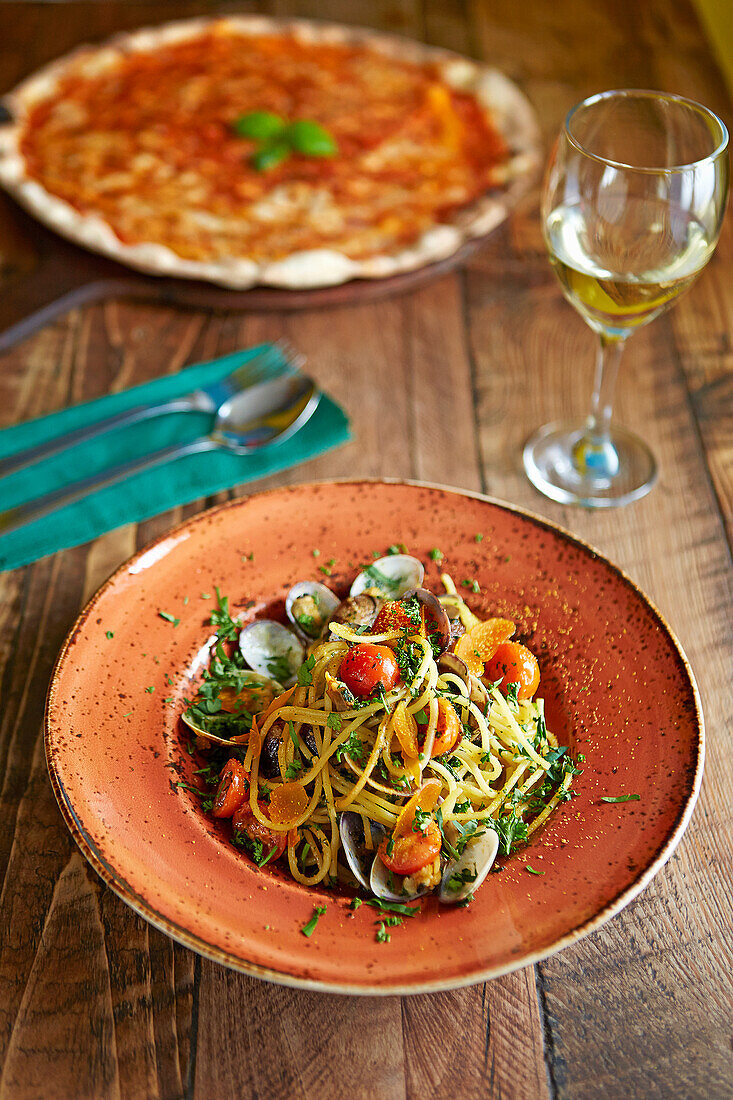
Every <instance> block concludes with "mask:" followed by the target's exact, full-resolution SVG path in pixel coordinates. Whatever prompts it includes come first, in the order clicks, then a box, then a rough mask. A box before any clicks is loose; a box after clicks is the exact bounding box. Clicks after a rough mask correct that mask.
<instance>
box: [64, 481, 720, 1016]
mask: <svg viewBox="0 0 733 1100" xmlns="http://www.w3.org/2000/svg"><path fill="white" fill-rule="evenodd" d="M323 485H352V486H363V485H403V486H407V487H410V488H415V489H432V490H437V491H439V492H442V493H448V494H451V495H453V496H456V497H459V498H468V499H471V500H478V501H482V502H484V503H486V504H491V505H493V506H494V507H498V508H501V509H503V510H504V511H507V512H511V513H513V514H514V515H518V516H521V517H523V518H524V519H528V520H530V521H531V522H532V523H535V524H537V525H539V526H540V527H544V528H545V529H546V530H549V531H551V532H553V533H554V534H556V535H558V536H559V537H560V538H561V539H564V540H565V541H566V542H569V543H570V544H572V545H573V546H576V547H578V548H579V549H580V550H582V551H583V552H585V553H586V554H589V555H591V556H592V557H594V558H595V559H597V560H599V561H602V562H603V563H604V565H606V566H607V567H608V568H610V569H611V570H612V571H613V572H614V573H615V574H616V575H617V576H618V577H619V578H620V579H621V580H622V581H623V582H624V584H626V585H627V586H628V587H629V588H630V589H631V590H632V591H633V592H634V593H635V594H636V596H638V598H639V599H640V600H641V601H642V603H644V604H645V605H646V607H647V608H648V609H649V610H650V611H651V613H652V615H653V617H654V618H655V619H656V620H657V623H658V625H659V627H660V628H661V629H662V630H663V631H664V633H665V634H666V635H667V637H668V638H669V639H670V640H671V642H672V643H673V645H674V647H675V649H676V651H677V654H678V655H679V658H680V661H681V662H682V665H683V667H684V669H685V671H686V673H687V677H688V679H689V683H690V688H691V690H692V697H693V702H694V705H695V717H696V720H697V723H696V724H697V731H698V737H697V746H696V747H697V760H696V765H695V771H694V775H693V776H692V781H691V783H690V786H689V790H688V793H687V797H686V799H685V801H684V804H683V806H682V809H681V812H680V814H679V817H678V819H677V821H676V823H675V825H674V827H673V828H672V830H671V831H670V833H669V834H668V835H667V838H666V840H665V841H664V843H663V844H662V846H661V848H660V849H659V850H658V852H657V855H656V857H655V858H654V859H653V860H652V861H651V863H650V864H649V866H648V867H646V868H645V870H644V871H642V872H641V874H640V875H639V876H638V877H637V878H636V880H635V881H634V882H633V883H632V884H631V885H630V886H628V887H626V889H624V890H622V891H621V893H619V894H618V895H617V896H616V897H615V898H614V900H613V901H611V902H610V903H609V904H608V905H606V906H604V907H603V909H601V910H600V911H599V912H598V913H596V915H595V916H593V917H591V918H590V919H589V920H587V921H584V922H583V923H582V924H579V925H576V926H575V927H574V928H572V929H570V930H569V931H568V932H566V933H565V935H563V936H561V937H560V938H559V939H557V940H556V941H555V942H554V943H552V944H550V945H549V946H547V947H545V948H543V949H542V950H540V951H536V952H528V953H527V954H524V955H522V956H521V957H519V958H516V959H513V960H512V962H511V963H508V964H507V965H505V966H496V967H489V968H487V969H483V970H480V971H477V972H476V973H475V974H472V975H471V976H470V977H462V978H460V979H458V980H455V979H453V980H451V979H448V980H444V979H435V980H433V981H424V982H419V983H414V984H411V985H409V986H403V985H395V984H388V983H383V984H380V985H371V986H370V985H358V986H352V985H348V984H341V983H338V982H328V981H320V980H315V979H310V978H296V977H294V976H292V975H290V974H288V973H285V972H283V971H281V970H271V969H269V968H268V967H263V966H259V965H258V964H257V963H254V962H250V961H249V960H246V959H242V958H240V957H238V956H236V955H233V954H230V953H229V952H228V951H224V950H222V949H221V948H217V947H213V946H212V945H211V944H209V943H207V942H206V940H204V939H202V938H201V937H199V936H196V935H194V934H192V933H191V932H189V931H188V930H187V929H186V928H184V927H182V926H181V925H180V924H177V923H175V922H173V921H171V920H169V919H168V918H167V917H165V916H163V914H162V913H159V912H158V911H157V909H156V908H155V907H154V905H153V904H152V903H151V902H149V901H148V900H147V899H146V898H144V897H141V896H140V895H139V894H138V893H137V892H136V891H135V890H134V889H133V888H132V886H131V885H130V884H129V883H128V882H127V881H126V880H125V878H124V877H123V876H122V875H121V874H120V873H119V872H118V871H117V870H116V869H115V868H114V867H113V866H112V865H111V864H110V863H109V862H108V861H107V860H105V859H104V858H103V857H102V856H101V854H100V852H99V851H98V849H97V847H96V845H95V844H94V842H93V841H92V839H91V838H90V837H89V836H87V834H86V833H85V831H84V829H83V826H82V823H81V822H80V820H79V818H78V817H77V815H76V813H75V811H74V808H73V806H72V804H71V802H70V800H69V799H68V797H67V795H66V792H65V790H64V786H63V783H62V782H61V779H60V777H59V776H58V775H57V774H56V772H55V770H54V768H53V767H52V765H51V761H50V748H51V738H52V736H53V729H52V726H53V721H52V719H53V715H52V710H53V708H54V705H55V696H56V688H57V683H58V678H59V675H60V672H61V668H62V666H63V664H64V661H65V659H66V654H67V651H68V649H69V647H70V645H71V644H72V642H73V641H74V639H75V637H76V634H77V633H78V631H79V630H80V629H81V627H82V626H83V625H84V623H85V622H86V620H87V619H88V617H89V616H90V614H91V613H92V611H93V609H94V607H95V605H96V603H97V600H99V599H100V598H101V597H102V596H103V595H104V593H105V592H106V591H107V589H108V588H110V587H111V586H112V585H113V584H114V583H115V582H116V580H117V579H118V577H120V576H122V575H123V574H125V573H127V572H128V571H129V569H130V566H131V565H132V564H133V563H135V562H136V561H138V560H139V559H140V558H141V557H143V555H145V554H148V553H149V552H150V551H151V550H152V549H153V547H156V546H161V545H162V544H163V543H165V542H167V541H168V540H170V539H171V538H175V536H176V535H177V534H179V533H180V532H182V531H184V530H190V529H191V528H192V527H195V526H196V525H198V524H199V523H205V522H207V521H208V519H209V518H210V517H211V516H212V515H215V514H217V513H220V512H223V511H226V510H227V509H233V508H238V507H242V506H243V505H244V504H245V503H246V502H248V501H249V500H251V499H252V497H255V496H257V497H265V496H270V495H272V494H273V493H284V492H293V491H297V490H298V489H307V488H312V487H315V486H323ZM44 745H45V751H46V764H47V767H48V772H49V776H50V779H51V786H52V788H53V792H54V795H55V796H56V801H57V803H58V806H59V809H60V810H61V813H62V816H63V818H64V820H65V822H66V824H67V826H68V828H69V831H70V832H71V835H72V837H73V838H74V840H75V841H76V844H77V845H78V847H79V849H80V850H81V853H82V855H83V856H84V857H85V859H86V860H87V861H88V862H89V863H90V864H91V866H92V867H93V868H94V870H95V871H96V872H97V874H98V875H99V876H100V878H101V879H102V880H103V881H104V882H105V883H106V884H107V886H109V887H110V889H111V890H113V891H114V892H115V894H117V896H118V897H119V898H121V899H122V901H124V902H125V903H126V904H127V905H129V906H130V908H131V909H133V910H134V911H135V912H136V913H138V914H139V915H140V916H141V917H143V918H144V919H145V920H147V921H149V923H150V924H152V925H153V926H154V927H155V928H157V929H159V931H161V932H164V933H165V934H166V935H168V936H170V937H171V938H172V939H174V940H176V941H177V942H178V943H180V944H182V945H183V946H184V947H188V948H190V949H191V950H192V951H195V952H196V953H197V954H199V955H202V956H203V957H204V958H207V959H211V960H212V961H213V962H216V963H220V964H222V965H223V966H227V967H229V968H230V969H232V970H238V971H240V972H241V973H244V974H248V975H250V976H251V977H253V978H260V979H262V980H264V981H269V982H274V983H275V984H277V985H285V986H290V987H292V988H296V989H306V990H310V991H313V992H317V993H343V994H348V995H351V996H370V997H374V996H396V995H403V996H404V995H412V994H418V993H439V992H442V991H445V990H450V989H459V988H462V987H465V986H469V985H477V984H479V983H480V982H485V981H488V980H490V979H492V978H499V977H501V976H502V975H504V974H509V973H511V972H512V971H514V970H521V969H523V968H524V967H526V966H534V965H535V963H538V962H541V961H542V960H543V959H547V958H550V957H551V956H552V955H555V954H557V952H558V951H562V950H563V949H564V948H566V947H570V946H572V945H573V944H574V943H577V942H578V940H580V939H582V938H583V937H585V936H587V935H589V934H590V933H591V932H595V931H596V930H597V929H598V928H600V927H601V926H602V925H604V924H606V922H607V921H609V920H610V919H611V918H612V917H615V916H616V915H617V914H618V913H620V912H621V910H622V909H624V908H625V907H626V906H627V905H628V904H629V903H630V902H632V901H633V900H634V899H635V898H636V897H638V896H639V894H640V893H641V892H642V890H644V889H645V888H646V887H647V886H648V885H649V883H650V882H651V880H652V878H653V877H654V876H655V875H656V874H657V872H658V871H660V870H661V869H662V867H663V866H664V865H665V863H666V862H667V861H668V860H669V858H670V856H671V855H672V853H673V852H674V850H675V848H676V847H677V845H678V844H679V842H680V840H681V839H682V836H683V834H684V832H685V829H686V828H687V826H688V824H689V822H690V818H691V817H692V813H693V810H694V808H695V803H696V802H697V798H698V795H699V793H700V787H701V785H702V776H703V768H704V762H705V724H704V718H703V712H702V703H701V700H700V692H699V690H698V687H697V683H696V681H695V676H694V673H693V671H692V668H691V667H690V662H689V661H688V659H687V656H686V654H685V652H684V650H683V648H682V645H681V643H680V641H679V639H678V638H677V635H676V634H675V633H674V631H673V630H672V628H671V627H670V625H669V624H668V622H667V621H666V619H665V618H664V616H663V615H662V613H661V611H660V610H659V609H658V608H657V607H656V605H655V604H654V603H653V602H652V601H651V600H650V599H649V597H648V596H647V595H646V593H644V592H643V591H642V589H641V588H640V587H639V586H638V585H637V584H636V582H635V581H634V580H632V578H631V577H630V576H629V575H628V574H627V573H625V572H624V570H623V569H621V568H620V566H618V565H615V564H614V562H612V561H611V560H610V559H609V558H607V557H606V555H605V554H602V553H601V552H600V550H597V549H596V548H595V547H594V546H592V545H591V543H588V542H585V540H583V539H581V538H579V537H578V536H577V535H573V534H572V533H571V532H570V531H568V530H567V528H565V527H562V526H561V525H560V524H557V523H554V522H552V521H551V520H548V519H545V518H544V517H543V516H539V515H537V514H536V513H535V512H531V511H530V510H529V509H527V508H520V507H519V506H517V505H515V504H510V503H508V502H507V501H504V500H499V499H498V498H497V497H492V496H488V495H487V494H485V493H479V492H474V491H472V490H468V489H456V488H454V487H451V486H448V485H439V484H436V483H435V482H428V481H414V480H411V479H406V478H328V479H324V480H321V481H311V482H302V483H300V484H298V485H288V486H279V487H278V488H274V489H266V490H263V491H262V492H260V493H252V494H250V495H248V496H246V497H237V498H236V499H235V500H230V501H226V502H225V503H224V504H219V505H216V506H215V507H213V508H208V509H206V510H204V511H203V512H199V513H197V514H196V515H195V516H192V517H190V518H189V519H187V520H184V521H183V522H182V523H180V524H178V525H177V526H175V527H172V528H171V529H170V530H168V531H166V532H165V533H164V534H163V535H161V536H159V537H158V538H156V539H153V540H152V541H151V542H149V543H148V544H147V545H146V546H144V547H143V548H142V549H140V550H138V551H136V553H135V554H133V555H132V557H130V558H128V560H127V561H125V562H123V563H122V565H120V566H119V567H118V568H117V569H116V570H115V571H114V573H112V575H111V576H110V577H109V578H108V579H107V580H106V581H105V582H104V584H102V585H101V587H100V588H99V589H97V591H96V592H95V593H94V595H93V596H92V597H91V599H90V600H89V601H88V603H87V604H86V606H85V607H84V608H83V609H82V611H81V612H80V614H79V615H78V616H77V618H76V620H75V621H74V624H73V626H72V627H71V630H70V631H69V633H68V635H67V637H66V639H65V640H64V644H63V646H62V647H61V650H60V652H59V655H58V657H57V658H56V663H55V665H54V669H53V673H52V675H51V680H50V683H49V687H48V693H47V696H46V709H45V716H44Z"/></svg>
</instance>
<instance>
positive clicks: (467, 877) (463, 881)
mask: <svg viewBox="0 0 733 1100" xmlns="http://www.w3.org/2000/svg"><path fill="white" fill-rule="evenodd" d="M477 878H478V872H477V871H476V868H475V867H474V869H473V871H472V870H471V868H470V867H464V869H463V870H462V871H454V873H453V874H452V875H451V876H450V878H449V879H448V883H447V886H448V889H449V890H451V891H453V892H454V893H455V892H456V891H458V890H460V888H461V887H462V886H467V885H468V883H469V882H475V881H476V879H477Z"/></svg>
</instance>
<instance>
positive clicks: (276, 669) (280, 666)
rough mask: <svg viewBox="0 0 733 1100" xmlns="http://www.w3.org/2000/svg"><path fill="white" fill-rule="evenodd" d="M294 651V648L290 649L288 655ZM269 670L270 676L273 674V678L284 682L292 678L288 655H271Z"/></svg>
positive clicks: (268, 664) (268, 663)
mask: <svg viewBox="0 0 733 1100" xmlns="http://www.w3.org/2000/svg"><path fill="white" fill-rule="evenodd" d="M292 652H293V651H292V649H289V650H288V655H289V654H291V653H292ZM267 671H268V672H269V674H270V676H272V678H273V680H278V681H279V682H280V683H284V682H285V681H286V680H288V679H290V664H289V663H288V657H287V656H284V657H283V656H280V657H271V658H270V660H269V661H268V662H267Z"/></svg>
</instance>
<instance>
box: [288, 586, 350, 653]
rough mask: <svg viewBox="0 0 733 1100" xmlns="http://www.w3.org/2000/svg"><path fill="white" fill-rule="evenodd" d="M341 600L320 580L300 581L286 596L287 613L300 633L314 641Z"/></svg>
mask: <svg viewBox="0 0 733 1100" xmlns="http://www.w3.org/2000/svg"><path fill="white" fill-rule="evenodd" d="M339 603H340V600H339V598H338V596H336V595H334V593H333V592H332V591H331V589H330V588H327V587H326V585H325V584H321V583H320V581H298V583H297V584H294V585H293V587H292V588H291V589H290V591H289V592H288V594H287V596H286V597H285V613H286V615H287V616H288V618H289V619H290V622H291V623H292V624H293V626H294V627H295V629H296V631H297V632H298V634H300V635H301V636H302V637H304V638H306V639H307V640H308V641H313V640H314V639H315V638H320V636H321V634H322V633H323V629H324V627H325V625H326V623H327V622H328V620H329V619H330V617H331V616H332V615H333V613H334V611H335V610H336V608H337V607H338V606H339Z"/></svg>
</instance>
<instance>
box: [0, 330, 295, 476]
mask: <svg viewBox="0 0 733 1100" xmlns="http://www.w3.org/2000/svg"><path fill="white" fill-rule="evenodd" d="M283 361H284V362H285V365H286V367H288V368H289V369H290V370H296V369H297V368H298V367H299V366H300V365H301V364H302V363H303V362H304V359H303V357H302V356H299V355H296V354H295V353H294V352H293V351H292V349H290V348H289V347H288V346H287V345H286V344H285V343H278V344H271V345H269V346H268V347H266V348H265V349H264V350H263V351H261V352H259V354H257V355H255V356H253V357H252V358H251V359H249V360H248V361H247V362H246V363H244V364H243V365H242V366H241V367H238V368H237V369H236V370H234V371H232V373H231V374H229V375H227V376H226V378H222V379H221V381H219V382H214V383H212V384H211V385H209V386H203V387H202V388H201V389H198V390H194V391H193V392H192V393H187V394H185V395H183V396H181V397H174V398H173V399H172V400H170V401H165V402H163V403H159V404H152V405H136V406H134V407H133V408H131V409H127V410H126V411H125V412H120V413H116V414H115V415H114V416H108V417H105V418H104V419H103V420H97V421H95V422H94V423H93V424H86V425H85V426H84V427H82V428H75V429H74V430H73V431H70V432H66V433H64V434H63V435H60V436H57V437H56V438H55V439H49V440H47V441H46V442H44V443H39V444H38V445H37V446H35V447H29V448H28V449H27V450H24V451H20V452H19V453H18V454H14V455H9V456H8V457H7V458H0V478H2V477H7V476H8V475H9V474H14V473H16V472H17V471H18V470H24V469H26V467H28V466H33V465H35V463H37V462H40V461H41V459H44V458H51V457H52V456H53V455H57V454H60V453H61V452H62V451H64V450H66V449H67V448H68V447H73V446H76V445H77V444H78V443H84V442H86V441H87V440H90V439H95V438H96V437H97V436H100V435H104V433H105V432H108V431H111V430H112V429H113V428H121V427H127V426H128V425H130V424H136V423H139V422H140V421H142V420H149V419H150V418H151V417H154V416H161V415H163V414H164V413H179V412H206V413H211V414H212V415H214V414H218V413H219V411H220V410H221V409H222V408H223V407H224V406H225V405H226V404H227V403H228V402H230V401H232V399H233V398H234V397H235V396H236V395H237V394H239V393H242V392H243V391H245V390H247V389H248V388H249V387H251V386H252V385H253V384H256V383H257V382H258V381H259V375H260V371H262V370H267V369H268V368H272V367H274V366H277V364H278V363H282V362H283Z"/></svg>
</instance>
